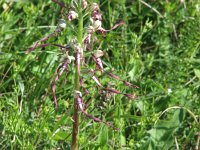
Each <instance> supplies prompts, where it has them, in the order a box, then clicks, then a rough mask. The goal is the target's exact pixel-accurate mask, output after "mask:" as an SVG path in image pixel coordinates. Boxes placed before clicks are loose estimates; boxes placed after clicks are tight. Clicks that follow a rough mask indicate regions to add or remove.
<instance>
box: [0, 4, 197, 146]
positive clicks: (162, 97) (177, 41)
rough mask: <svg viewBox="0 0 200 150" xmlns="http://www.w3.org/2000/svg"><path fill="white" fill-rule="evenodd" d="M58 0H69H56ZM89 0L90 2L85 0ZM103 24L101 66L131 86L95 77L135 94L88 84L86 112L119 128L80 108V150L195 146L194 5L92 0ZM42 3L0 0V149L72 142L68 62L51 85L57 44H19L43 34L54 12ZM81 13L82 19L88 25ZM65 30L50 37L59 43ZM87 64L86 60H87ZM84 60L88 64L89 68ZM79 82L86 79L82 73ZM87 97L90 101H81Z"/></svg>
mask: <svg viewBox="0 0 200 150" xmlns="http://www.w3.org/2000/svg"><path fill="white" fill-rule="evenodd" d="M63 1H64V2H65V3H66V4H67V5H69V4H70V0H63ZM88 1H89V2H90V3H92V0H88ZM96 2H97V3H99V4H100V9H101V12H102V13H103V26H104V27H105V28H106V29H110V28H112V27H113V25H115V23H116V22H119V21H121V20H123V21H124V22H125V25H124V26H121V27H120V28H117V29H115V30H113V31H111V32H109V33H107V35H106V36H105V37H104V36H100V35H99V38H98V40H99V43H100V44H101V49H102V50H103V51H104V52H105V56H104V57H103V58H102V59H103V63H104V67H105V69H109V70H112V72H113V73H115V74H118V75H120V76H121V78H122V79H124V80H127V81H129V82H131V83H133V84H135V85H137V86H139V87H140V88H139V89H137V90H133V89H129V88H126V87H125V86H124V85H123V84H122V83H120V82H118V81H116V80H111V81H110V79H109V77H108V76H103V75H102V76H100V77H99V78H100V80H101V83H102V84H103V85H104V86H108V87H109V86H110V85H112V86H114V87H115V88H117V89H119V90H120V91H124V92H126V93H134V94H136V95H137V98H136V99H135V100H128V99H127V98H126V97H123V96H121V95H115V94H112V93H109V92H107V93H105V96H100V95H99V94H98V92H97V91H96V90H93V91H91V93H90V95H91V97H92V100H91V103H90V105H91V106H92V107H89V108H88V110H87V112H89V113H90V114H92V115H93V116H98V117H100V118H102V119H104V120H107V121H109V122H113V124H114V125H115V126H116V127H117V128H119V129H120V130H119V131H115V130H113V129H112V128H110V127H108V126H106V125H105V124H102V123H97V122H94V121H92V120H90V119H88V118H86V117H85V116H84V115H81V117H80V118H81V124H80V133H79V147H80V149H144V150H146V149H149V150H151V149H152V150H155V149H158V150H165V149H166V150H167V149H185V150H188V149H199V148H200V144H199V141H200V124H199V120H200V118H199V114H200V101H199V99H200V94H199V93H200V59H199V57H200V2H199V1H198V0H194V1H184V0H176V1H173V2H171V1H168V0H165V1H153V0H147V1H143V0H137V1H134V0H127V1H126V0H100V1H96ZM61 12H62V10H61V9H60V7H59V5H57V4H55V3H53V2H52V1H51V0H43V1H34V0H32V1H31V0H29V1H28V0H27V1H26V0H16V1H14V0H13V1H12V0H1V1H0V13H1V16H0V149H2V150H3V149H5V150H7V149H67V148H69V147H70V143H71V132H72V118H71V117H72V113H73V94H74V92H73V88H74V84H73V82H74V72H75V70H74V69H73V66H70V68H69V75H68V77H67V78H66V76H65V75H62V76H61V78H60V79H59V81H58V83H57V91H56V95H57V99H58V109H56V108H55V106H54V104H53V92H52V89H51V87H52V82H53V80H52V79H53V78H54V77H55V75H56V69H57V66H58V64H59V63H60V60H61V59H62V55H61V53H60V50H59V49H58V48H57V47H46V48H45V49H42V48H38V49H37V50H35V51H33V52H32V53H30V54H26V53H25V51H26V49H27V48H28V47H30V46H31V45H32V44H33V43H34V42H35V41H37V40H39V39H40V38H42V37H44V36H45V35H48V34H50V33H52V32H53V31H54V30H55V28H56V26H57V23H58V20H59V19H60V18H62V17H64V18H65V17H66V16H63V15H66V13H67V12H64V13H61ZM88 21H89V20H88V19H86V20H84V22H85V23H86V24H87V22H88ZM71 30H72V28H71V27H70V28H68V27H67V28H66V29H65V30H64V32H62V33H61V34H60V35H59V36H58V37H57V38H49V39H48V42H49V43H58V44H67V43H68V41H69V40H70V38H71V37H70V36H72V33H73V32H76V31H71ZM88 61H90V60H88ZM91 67H92V66H91ZM87 81H88V83H87V86H88V88H91V87H93V86H95V83H94V81H92V80H90V79H88V80H87ZM88 101H89V99H88Z"/></svg>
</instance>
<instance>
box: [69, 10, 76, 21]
mask: <svg viewBox="0 0 200 150" xmlns="http://www.w3.org/2000/svg"><path fill="white" fill-rule="evenodd" d="M77 17H78V14H77V13H76V12H75V11H73V10H70V11H69V13H68V20H69V21H72V20H74V19H76V18H77Z"/></svg>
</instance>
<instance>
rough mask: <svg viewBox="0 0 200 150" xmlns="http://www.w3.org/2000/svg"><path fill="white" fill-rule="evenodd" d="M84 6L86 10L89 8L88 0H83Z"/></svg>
mask: <svg viewBox="0 0 200 150" xmlns="http://www.w3.org/2000/svg"><path fill="white" fill-rule="evenodd" d="M82 4H83V9H86V8H87V5H88V3H87V1H86V0H83V1H82Z"/></svg>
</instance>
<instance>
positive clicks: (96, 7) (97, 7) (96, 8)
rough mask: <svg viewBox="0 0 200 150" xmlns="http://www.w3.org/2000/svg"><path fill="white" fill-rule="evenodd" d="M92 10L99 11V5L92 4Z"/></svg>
mask: <svg viewBox="0 0 200 150" xmlns="http://www.w3.org/2000/svg"><path fill="white" fill-rule="evenodd" d="M92 10H93V11H98V10H99V5H98V4H97V3H93V4H92Z"/></svg>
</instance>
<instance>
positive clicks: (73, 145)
mask: <svg viewBox="0 0 200 150" xmlns="http://www.w3.org/2000/svg"><path fill="white" fill-rule="evenodd" d="M82 38H83V15H82V8H81V0H79V2H78V32H77V40H78V43H79V44H80V46H81V47H82ZM76 60H77V58H76ZM78 65H81V63H80V64H78V63H77V64H76V70H75V80H74V84H75V91H80V82H79V81H80V74H79V72H78V68H80V66H78ZM78 112H79V107H78V104H77V96H76V94H75V96H74V114H73V121H74V122H73V131H72V143H71V150H78V133H79V114H78Z"/></svg>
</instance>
